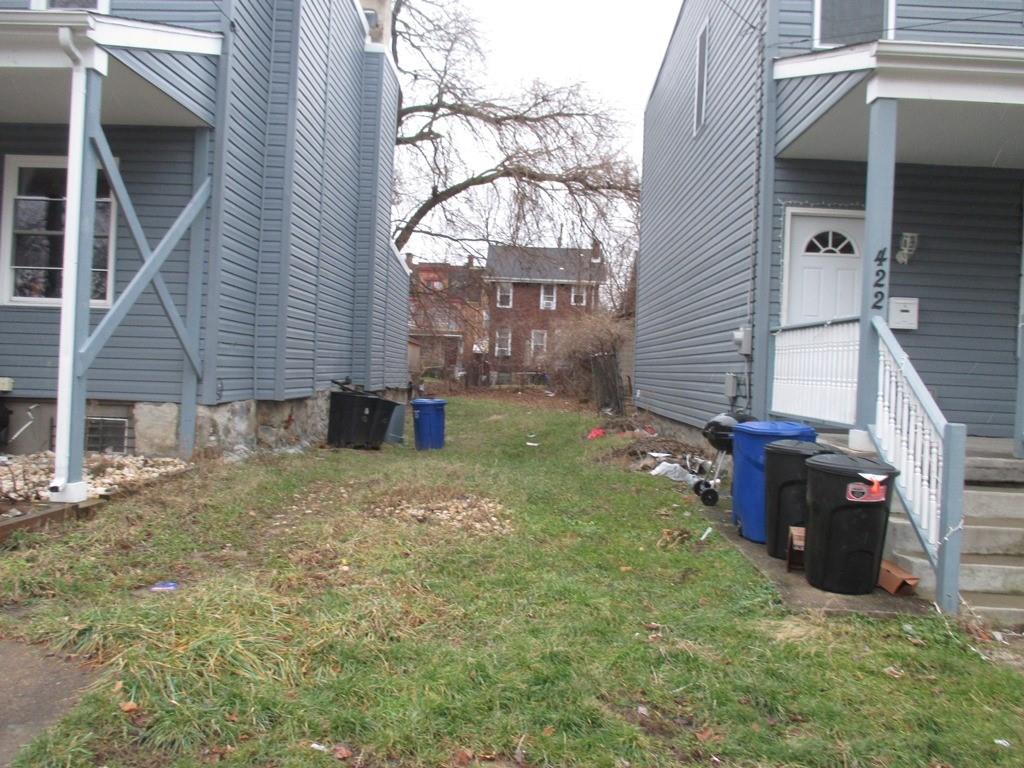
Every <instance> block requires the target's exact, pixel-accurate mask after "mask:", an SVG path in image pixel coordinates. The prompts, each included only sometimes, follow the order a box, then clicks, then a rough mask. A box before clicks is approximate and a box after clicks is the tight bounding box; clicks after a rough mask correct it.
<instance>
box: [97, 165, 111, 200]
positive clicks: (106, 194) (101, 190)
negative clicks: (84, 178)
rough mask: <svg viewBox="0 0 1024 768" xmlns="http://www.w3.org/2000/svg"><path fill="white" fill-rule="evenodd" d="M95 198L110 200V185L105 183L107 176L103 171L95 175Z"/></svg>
mask: <svg viewBox="0 0 1024 768" xmlns="http://www.w3.org/2000/svg"><path fill="white" fill-rule="evenodd" d="M96 197H98V198H100V199H102V198H107V199H109V198H110V184H108V183H107V175H106V174H105V173H103V171H100V172H99V173H97V174H96Z"/></svg>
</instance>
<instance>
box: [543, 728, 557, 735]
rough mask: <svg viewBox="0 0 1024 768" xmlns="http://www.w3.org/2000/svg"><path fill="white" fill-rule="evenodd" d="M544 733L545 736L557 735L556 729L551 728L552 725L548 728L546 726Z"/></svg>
mask: <svg viewBox="0 0 1024 768" xmlns="http://www.w3.org/2000/svg"><path fill="white" fill-rule="evenodd" d="M542 733H543V734H544V735H545V736H554V735H555V729H554V726H550V725H547V726H545V727H544V730H543V731H542Z"/></svg>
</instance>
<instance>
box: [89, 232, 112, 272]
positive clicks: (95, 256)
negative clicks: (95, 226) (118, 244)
mask: <svg viewBox="0 0 1024 768" xmlns="http://www.w3.org/2000/svg"><path fill="white" fill-rule="evenodd" d="M109 257H110V239H109V238H106V237H96V238H93V241H92V268H93V269H106V268H107V259H108V258H109Z"/></svg>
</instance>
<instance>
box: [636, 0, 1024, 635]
mask: <svg viewBox="0 0 1024 768" xmlns="http://www.w3.org/2000/svg"><path fill="white" fill-rule="evenodd" d="M1022 128H1024V7H1022V5H1021V3H1019V2H1016V0H961V1H959V2H950V1H948V0H738V1H737V2H730V3H721V2H718V1H717V0H684V2H683V3H682V5H681V9H680V14H679V18H678V22H677V26H676V28H675V31H674V34H673V36H672V39H671V42H670V44H669V47H668V50H667V53H666V55H665V59H664V62H663V65H662V68H661V71H660V73H659V75H658V78H657V81H656V83H655V85H654V88H653V91H652V93H651V97H650V101H649V103H648V107H647V111H646V118H645V145H644V163H643V169H644V173H643V182H642V193H641V228H640V240H641V242H640V257H639V266H638V298H637V325H636V329H637V341H636V364H635V379H634V381H635V388H636V389H635V392H634V396H635V399H636V402H637V404H638V405H639V406H640V407H641V408H644V409H646V410H648V411H649V412H651V413H653V414H656V415H659V416H662V417H665V418H666V419H669V420H672V421H674V422H677V423H679V424H681V425H688V426H699V425H701V424H702V423H703V422H704V421H705V420H706V419H707V418H709V417H710V416H712V415H714V414H715V413H718V412H720V411H723V410H726V409H728V408H730V407H737V408H743V409H747V410H749V411H750V412H751V413H753V414H754V415H756V416H758V417H773V416H778V417H795V418H798V419H802V420H805V421H807V422H810V423H812V424H815V425H816V426H818V427H819V429H820V430H821V431H832V432H834V433H835V434H836V437H835V438H832V439H836V440H841V442H843V443H844V444H845V445H848V446H849V447H850V448H852V449H859V450H868V451H873V452H877V453H879V454H880V455H881V456H882V457H884V458H885V459H886V460H888V461H890V462H891V463H893V464H895V465H896V466H897V467H898V468H899V469H900V471H901V476H900V480H899V483H898V488H899V497H900V503H901V506H902V507H903V510H904V512H905V515H903V514H900V515H897V516H896V517H895V518H894V520H893V524H892V526H891V527H890V536H889V542H890V549H891V553H890V556H891V557H892V558H893V559H895V560H897V562H899V563H901V564H903V565H904V566H906V567H908V568H911V569H912V570H915V571H917V572H918V573H919V574H920V575H921V576H922V589H923V591H924V592H925V593H931V594H934V595H935V597H936V599H937V601H938V602H939V604H940V605H942V606H943V607H944V608H945V609H947V610H953V609H955V608H956V607H957V605H958V601H959V600H960V598H961V596H962V597H963V598H964V599H966V600H967V601H968V602H969V603H971V604H972V605H974V606H975V607H979V608H981V609H982V610H988V611H989V613H990V614H991V615H992V616H994V617H997V618H998V619H999V620H1001V621H1002V620H1006V621H1011V622H1024V597H1022V595H1024V559H1022V557H1021V556H1022V555H1024V505H1022V504H1021V503H1020V499H1022V498H1024V497H1022V496H1021V495H1020V493H1019V492H1020V485H1019V484H1020V483H1021V482H1022V481H1024V469H1022V468H1024V462H1021V461H1020V459H1021V458H1022V457H1024V377H1022V376H1021V367H1022V354H1021V344H1022V338H1021V334H1022V328H1024V326H1022V319H1024V315H1022V304H1021V296H1022V283H1021V274H1022V240H1024V216H1022V209H1024V142H1021V140H1020V136H1021V129H1022Z"/></svg>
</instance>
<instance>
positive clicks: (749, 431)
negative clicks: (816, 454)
mask: <svg viewBox="0 0 1024 768" xmlns="http://www.w3.org/2000/svg"><path fill="white" fill-rule="evenodd" d="M817 437H818V434H817V433H816V432H815V431H814V429H813V428H811V427H809V426H807V425H806V424H800V423H799V422H796V421H748V422H746V423H745V424H737V425H736V427H735V428H734V429H733V435H732V463H733V469H732V519H733V522H734V523H737V524H738V525H739V527H740V535H741V536H743V538H745V539H748V540H750V541H756V542H758V543H759V544H764V542H765V540H766V538H767V536H766V532H765V486H764V449H765V446H767V445H768V444H769V443H774V442H775V441H776V440H803V441H805V442H808V443H813V442H814V441H815V440H816V439H817Z"/></svg>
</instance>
